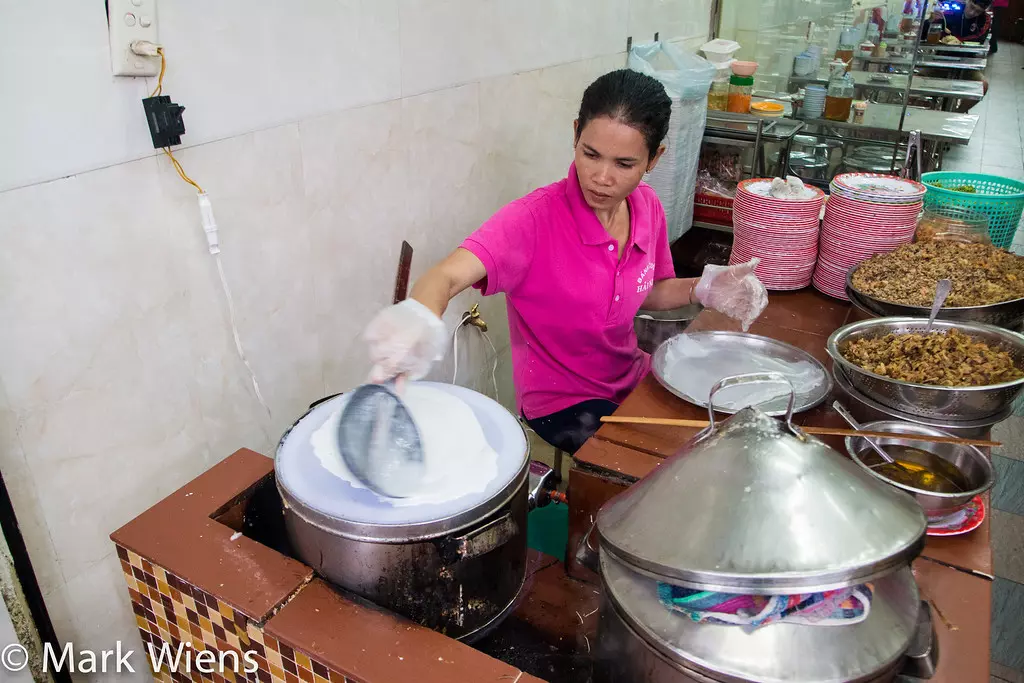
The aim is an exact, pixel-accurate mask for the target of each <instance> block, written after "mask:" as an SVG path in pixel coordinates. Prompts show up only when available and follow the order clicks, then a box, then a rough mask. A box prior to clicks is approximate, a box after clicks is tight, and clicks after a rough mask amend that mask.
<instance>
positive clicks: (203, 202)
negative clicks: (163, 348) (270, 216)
mask: <svg viewBox="0 0 1024 683" xmlns="http://www.w3.org/2000/svg"><path fill="white" fill-rule="evenodd" d="M199 220H200V223H201V224H202V226H203V232H204V233H205V234H206V244H207V248H208V249H209V251H210V254H211V255H213V259H214V260H215V261H216V262H217V274H218V275H219V276H220V285H221V287H222V288H223V289H224V298H225V299H226V300H227V304H228V320H229V322H230V323H231V336H232V337H234V339H235V351H237V352H238V357H239V358H240V359H241V361H242V364H243V365H245V369H246V370H247V371H248V372H249V379H250V380H251V381H252V388H253V391H255V392H256V400H258V401H259V402H260V405H261V406H263V409H264V410H266V411H267V415H268V416H270V417H273V415H272V414H271V412H270V406H268V405H267V402H266V401H264V400H263V393H262V392H261V391H260V384H259V382H257V381H256V373H255V372H253V371H252V366H251V365H249V359H248V358H246V357H245V351H243V350H242V339H241V338H240V337H239V336H238V326H237V325H236V324H235V300H234V298H233V297H232V296H231V288H230V287H228V278H227V276H226V275H225V274H224V264H223V263H221V260H220V239H219V238H218V237H217V219H216V218H215V217H214V215H213V205H212V204H211V203H210V197H209V196H208V195H207V194H206V193H205V192H200V193H199Z"/></svg>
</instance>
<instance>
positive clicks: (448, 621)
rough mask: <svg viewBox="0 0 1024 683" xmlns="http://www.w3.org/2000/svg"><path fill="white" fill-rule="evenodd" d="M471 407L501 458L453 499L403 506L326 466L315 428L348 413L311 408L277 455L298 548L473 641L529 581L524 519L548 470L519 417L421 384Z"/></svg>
mask: <svg viewBox="0 0 1024 683" xmlns="http://www.w3.org/2000/svg"><path fill="white" fill-rule="evenodd" d="M424 384H429V385H430V386H433V387H436V388H439V389H441V390H443V391H446V392H450V393H453V394H455V395H456V396H457V397H459V398H460V399H462V400H464V401H465V402H466V403H467V404H468V405H469V406H470V408H471V409H472V410H473V413H474V416H475V417H476V418H477V419H478V420H479V422H480V426H481V428H482V429H483V431H484V435H485V437H486V439H487V441H488V443H489V444H490V446H491V447H492V448H493V449H494V450H495V452H497V454H498V475H497V477H495V479H494V480H493V481H492V482H491V483H490V484H489V485H488V487H487V489H486V490H485V491H483V492H481V493H475V494H467V495H465V496H463V497H461V498H459V499H458V500H455V501H449V502H447V503H426V504H418V505H413V506H406V507H401V506H396V505H392V503H390V502H389V501H387V500H383V499H381V498H380V497H378V496H377V495H376V494H373V493H372V492H370V491H368V490H365V489H358V488H355V487H353V486H351V485H350V484H349V483H348V482H347V481H345V480H344V479H341V478H339V477H337V476H334V475H332V474H331V473H330V472H328V471H327V470H325V469H324V467H323V466H322V464H321V463H320V461H319V459H318V458H317V456H316V455H315V453H314V451H313V448H312V447H311V445H310V438H311V436H312V434H313V433H314V432H315V431H316V430H317V429H319V428H320V427H322V426H323V425H324V423H325V422H326V421H327V419H328V418H329V417H330V416H331V415H333V414H334V413H335V411H338V410H340V409H341V407H342V406H343V405H344V401H345V400H346V397H345V396H338V397H335V398H333V399H330V400H329V401H326V402H324V403H320V404H318V405H315V406H314V407H313V408H311V409H310V411H309V412H307V413H306V414H305V415H304V416H302V417H301V418H300V419H299V420H298V421H297V422H296V423H295V424H294V425H293V426H292V427H291V428H290V429H289V430H288V432H286V433H285V435H284V436H283V437H282V439H281V442H280V444H279V445H278V449H277V455H276V458H275V466H274V467H275V473H276V476H277V487H278V491H279V493H280V495H281V498H282V500H283V501H284V515H285V524H286V529H287V533H288V537H289V540H290V542H291V544H292V547H293V549H294V551H295V553H296V555H297V556H298V557H299V559H301V560H302V561H303V562H305V563H306V564H308V565H309V566H311V567H313V568H314V569H315V570H316V571H317V572H318V573H320V574H321V575H323V576H324V577H326V578H327V579H328V580H330V581H331V582H333V583H335V584H337V585H338V586H340V587H341V588H343V589H346V590H349V591H351V592H353V593H355V594H356V595H359V596H361V597H363V598H366V599H368V600H370V601H371V602H374V603H376V604H377V605H380V606H381V607H385V608H387V609H391V610H393V611H395V612H398V613H399V614H402V615H403V616H405V617H407V618H409V619H411V620H413V621H415V622H417V623H419V624H422V625H424V626H427V627H429V628H433V629H435V630H438V631H442V632H444V633H447V634H448V635H450V636H452V637H454V638H459V639H463V640H466V641H473V640H475V639H478V638H480V637H482V636H483V635H485V634H486V633H488V632H489V631H490V630H491V629H493V628H494V627H495V626H497V625H498V624H499V623H500V622H501V621H502V620H503V619H504V618H505V617H506V616H507V615H508V614H509V613H510V612H511V611H512V610H513V609H514V607H515V605H516V604H517V597H518V596H519V594H520V592H521V590H522V587H523V585H524V582H525V578H526V550H527V549H526V516H527V512H528V510H529V509H530V508H531V507H532V506H533V505H535V504H542V503H543V502H546V498H543V497H542V496H541V495H540V494H541V493H543V489H544V488H545V487H547V486H548V484H549V483H550V477H551V474H552V473H551V470H550V468H548V467H547V466H546V465H543V464H542V463H536V462H530V461H529V458H528V456H529V442H528V440H527V438H526V435H525V433H524V432H523V429H522V426H521V425H520V423H519V422H518V420H516V419H515V417H514V416H513V415H512V414H510V413H509V412H508V411H507V410H505V409H504V408H503V407H502V406H501V405H499V404H498V403H496V402H494V401H492V400H491V399H490V398H488V397H486V396H484V395H482V394H479V393H477V392H474V391H471V390H469V389H465V388H463V387H458V386H453V385H448V384H437V383H424Z"/></svg>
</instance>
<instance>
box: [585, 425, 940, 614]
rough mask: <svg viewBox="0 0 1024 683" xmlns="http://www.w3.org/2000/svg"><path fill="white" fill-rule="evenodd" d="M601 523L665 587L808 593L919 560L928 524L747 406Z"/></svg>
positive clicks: (887, 491)
mask: <svg viewBox="0 0 1024 683" xmlns="http://www.w3.org/2000/svg"><path fill="white" fill-rule="evenodd" d="M711 429H712V430H713V431H711V432H710V433H709V434H707V435H706V436H704V437H703V438H702V439H700V440H698V441H697V442H696V443H693V442H691V444H689V445H688V446H687V447H684V450H683V451H682V452H680V453H679V454H677V455H675V456H673V457H672V458H670V459H669V460H667V461H666V462H664V463H663V464H662V465H661V466H660V467H658V468H657V469H656V470H654V472H652V473H651V474H649V475H648V476H647V477H645V478H644V479H643V480H641V481H640V482H638V483H637V484H635V485H634V486H632V487H630V488H629V489H627V490H626V491H625V492H624V493H622V494H620V495H619V496H617V497H615V498H614V499H612V500H610V501H609V502H608V503H606V504H605V505H604V507H602V508H601V511H600V512H599V513H598V517H597V531H598V533H599V534H600V542H601V550H602V552H605V551H606V552H610V553H612V554H613V555H615V556H616V557H617V558H618V559H620V560H621V561H623V562H625V563H626V564H628V565H630V566H632V567H633V568H634V569H636V570H638V571H641V572H642V573H645V574H648V575H650V576H652V577H654V578H658V579H660V580H663V581H666V582H669V583H675V584H679V585H685V586H689V587H692V588H703V589H707V590H717V591H723V592H746V593H752V594H753V593H762V594H771V593H777V594H784V593H804V592H813V591H822V590H831V589H833V588H838V587H842V586H848V585H852V584H857V583H862V582H865V581H868V580H871V579H873V578H876V577H879V576H882V575H885V574H888V573H890V572H892V571H894V570H895V569H898V568H899V567H901V566H905V565H906V564H908V563H909V562H910V561H911V560H912V559H913V558H914V557H916V556H917V554H918V553H920V551H921V548H922V547H923V545H924V536H925V530H926V520H925V516H924V513H923V512H922V511H921V508H920V506H919V505H918V503H917V502H916V501H915V500H914V499H913V498H912V497H910V496H909V495H907V494H905V493H903V492H901V491H897V490H896V489H894V488H892V487H889V486H886V485H885V484H883V483H881V482H878V481H876V480H874V479H873V478H872V477H871V476H870V475H868V474H867V473H865V472H864V471H863V470H861V469H860V468H859V467H857V466H856V465H855V464H854V463H853V462H852V461H851V460H850V459H849V458H846V457H844V456H842V455H840V454H839V453H837V452H836V451H834V450H833V449H831V448H830V447H829V446H827V445H826V444H824V443H822V442H821V441H819V440H818V439H815V438H813V437H810V436H807V435H804V434H802V433H801V432H799V431H797V430H796V429H795V428H792V427H791V426H788V425H787V423H786V422H782V421H779V420H775V419H773V418H770V417H768V416H766V415H765V414H764V413H762V412H760V411H759V410H757V409H756V408H744V409H743V410H741V411H740V412H738V413H736V414H735V415H734V416H732V417H731V418H729V419H728V420H726V421H725V422H722V423H720V424H719V425H718V426H717V428H716V427H714V426H712V428H711Z"/></svg>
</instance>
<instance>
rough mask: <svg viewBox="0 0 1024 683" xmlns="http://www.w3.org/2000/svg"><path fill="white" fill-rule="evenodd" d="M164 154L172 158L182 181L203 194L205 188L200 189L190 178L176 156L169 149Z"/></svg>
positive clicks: (165, 148)
mask: <svg viewBox="0 0 1024 683" xmlns="http://www.w3.org/2000/svg"><path fill="white" fill-rule="evenodd" d="M164 154H166V155H167V156H168V157H170V159H171V163H172V164H174V170H175V171H177V172H178V175H179V176H181V179H182V180H184V181H185V182H186V183H188V184H189V185H191V186H192V187H194V188H196V191H197V192H198V193H199V194H203V188H201V187H199V183H197V182H196V181H194V180H192V179H191V178H189V177H188V174H187V173H185V169H184V168H182V167H181V162H180V161H178V160H177V159H175V158H174V154H172V153H171V150H170V148H169V147H164Z"/></svg>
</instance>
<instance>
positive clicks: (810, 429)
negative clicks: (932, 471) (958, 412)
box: [601, 415, 1002, 448]
mask: <svg viewBox="0 0 1024 683" xmlns="http://www.w3.org/2000/svg"><path fill="white" fill-rule="evenodd" d="M601 422H608V423H615V424H642V425H661V426H664V427H691V428H693V429H703V428H704V427H707V426H708V424H710V423H709V422H708V421H707V420H678V419H670V418H664V417H619V416H617V415H607V416H605V417H602V418H601ZM796 426H797V427H799V428H800V429H801V430H802V431H804V432H807V433H808V434H814V435H817V436H869V437H873V438H876V439H904V440H906V441H922V442H925V443H951V444H956V445H960V446H983V447H987V448H994V447H996V446H1002V443H1000V442H998V441H986V440H984V439H960V438H957V437H949V436H928V435H926V434H895V433H892V432H871V431H861V432H858V431H856V430H853V429H838V428H834V427H814V426H804V425H796Z"/></svg>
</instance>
